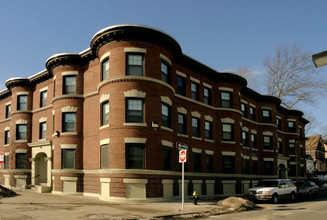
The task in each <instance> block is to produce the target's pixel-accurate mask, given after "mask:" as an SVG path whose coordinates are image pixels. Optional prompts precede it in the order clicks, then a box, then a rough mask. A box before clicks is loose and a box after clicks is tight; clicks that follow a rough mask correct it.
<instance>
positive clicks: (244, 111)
mask: <svg viewBox="0 0 327 220" xmlns="http://www.w3.org/2000/svg"><path fill="white" fill-rule="evenodd" d="M241 111H242V116H243V117H244V118H247V117H248V105H247V104H245V103H241Z"/></svg>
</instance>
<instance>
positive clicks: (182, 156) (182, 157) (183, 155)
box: [179, 150, 187, 163]
mask: <svg viewBox="0 0 327 220" xmlns="http://www.w3.org/2000/svg"><path fill="white" fill-rule="evenodd" d="M186 152H187V150H180V151H179V162H180V163H185V162H186Z"/></svg>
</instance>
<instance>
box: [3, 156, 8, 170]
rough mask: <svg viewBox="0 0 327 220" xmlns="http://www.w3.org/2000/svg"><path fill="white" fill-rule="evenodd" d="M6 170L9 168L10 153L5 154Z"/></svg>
mask: <svg viewBox="0 0 327 220" xmlns="http://www.w3.org/2000/svg"><path fill="white" fill-rule="evenodd" d="M4 168H5V170H8V169H9V155H5V167H4Z"/></svg>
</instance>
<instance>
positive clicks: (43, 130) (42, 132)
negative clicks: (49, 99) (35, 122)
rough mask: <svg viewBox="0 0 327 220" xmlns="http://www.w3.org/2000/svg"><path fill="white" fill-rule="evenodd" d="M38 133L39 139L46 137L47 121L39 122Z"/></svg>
mask: <svg viewBox="0 0 327 220" xmlns="http://www.w3.org/2000/svg"><path fill="white" fill-rule="evenodd" d="M39 129H40V130H39V131H40V133H39V139H46V138H47V123H46V122H41V123H40V128H39Z"/></svg>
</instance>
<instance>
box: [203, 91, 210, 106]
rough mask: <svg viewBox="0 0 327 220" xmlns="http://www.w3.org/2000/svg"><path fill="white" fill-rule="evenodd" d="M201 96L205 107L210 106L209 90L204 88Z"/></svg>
mask: <svg viewBox="0 0 327 220" xmlns="http://www.w3.org/2000/svg"><path fill="white" fill-rule="evenodd" d="M203 94H204V100H203V101H204V103H205V104H207V105H211V89H209V88H207V87H204V90H203Z"/></svg>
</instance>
